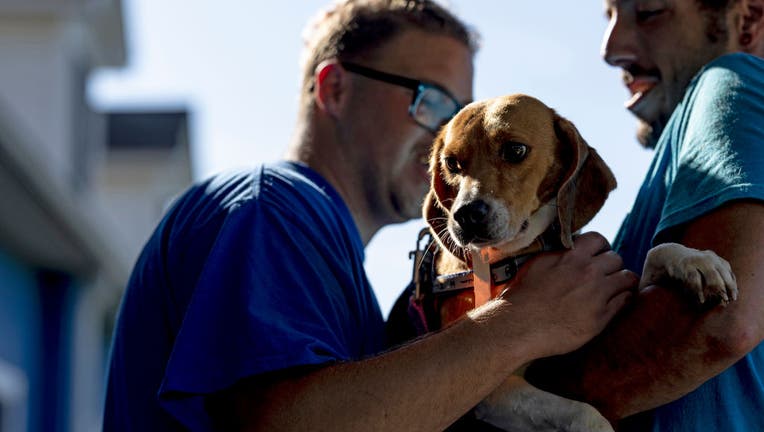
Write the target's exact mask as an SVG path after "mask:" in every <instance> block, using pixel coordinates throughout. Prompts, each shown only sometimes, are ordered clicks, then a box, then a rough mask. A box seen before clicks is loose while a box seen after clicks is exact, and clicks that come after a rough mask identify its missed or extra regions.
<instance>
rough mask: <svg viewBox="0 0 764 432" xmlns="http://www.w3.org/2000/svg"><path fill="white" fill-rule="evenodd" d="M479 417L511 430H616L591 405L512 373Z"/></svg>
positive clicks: (478, 409)
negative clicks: (557, 393) (559, 394)
mask: <svg viewBox="0 0 764 432" xmlns="http://www.w3.org/2000/svg"><path fill="white" fill-rule="evenodd" d="M475 415H476V416H477V418H478V419H479V420H482V421H484V422H487V423H490V424H492V425H494V426H496V427H498V428H500V429H504V430H507V431H531V432H540V431H549V432H552V431H567V432H612V431H613V427H612V426H611V425H610V423H609V422H608V421H607V420H606V419H605V417H603V416H602V415H601V414H600V413H599V412H598V411H597V410H596V409H594V407H592V406H591V405H589V404H586V403H583V402H579V401H574V400H571V399H566V398H563V397H560V396H557V395H555V394H552V393H548V392H545V391H543V390H540V389H538V388H536V387H534V386H532V385H530V384H529V383H528V382H527V381H525V379H524V378H523V377H521V376H519V375H512V376H510V377H509V378H508V379H507V380H506V381H505V382H504V384H502V385H501V386H500V387H499V388H497V389H496V390H494V391H493V393H491V394H490V395H489V396H488V397H487V398H485V399H484V400H483V401H482V402H481V403H480V404H478V406H477V407H476V408H475Z"/></svg>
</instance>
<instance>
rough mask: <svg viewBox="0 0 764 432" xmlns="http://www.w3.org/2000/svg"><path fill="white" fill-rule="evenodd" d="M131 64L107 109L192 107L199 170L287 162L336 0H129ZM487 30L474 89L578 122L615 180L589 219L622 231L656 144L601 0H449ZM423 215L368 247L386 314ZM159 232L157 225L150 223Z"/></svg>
mask: <svg viewBox="0 0 764 432" xmlns="http://www.w3.org/2000/svg"><path fill="white" fill-rule="evenodd" d="M122 1H123V5H124V9H125V19H126V31H127V32H128V34H127V38H128V41H127V42H128V50H129V60H128V64H127V66H126V67H125V68H121V69H114V70H101V71H97V72H96V73H95V74H94V75H93V77H92V80H91V82H90V88H89V90H90V97H91V100H92V101H93V102H94V104H95V105H96V106H97V107H100V108H112V109H113V108H123V107H131V106H141V107H145V106H152V107H178V106H186V107H187V108H188V109H189V110H190V111H191V113H192V130H191V140H192V143H193V145H194V147H193V149H192V151H193V156H194V177H195V178H197V179H201V178H204V177H207V176H209V175H211V174H213V173H216V172H219V171H223V170H226V169H230V168H238V167H247V166H254V165H256V164H258V163H261V162H264V161H272V160H276V159H278V158H279V157H280V156H281V155H282V153H283V151H284V150H285V149H286V145H287V142H288V140H289V139H290V138H291V133H292V126H293V124H294V120H295V117H296V112H297V110H296V108H297V96H298V85H299V75H300V72H299V64H298V59H299V53H300V48H301V32H302V28H303V26H304V24H305V22H306V21H307V20H308V18H309V17H310V16H312V15H313V13H314V12H315V11H316V10H318V9H319V8H321V7H323V6H324V5H326V4H327V1H326V0H290V1H282V2H264V1H252V0H218V1H215V2H212V1H209V0H159V1H157V0H122ZM446 4H448V5H450V7H451V9H452V10H454V11H455V12H456V13H457V14H458V15H459V16H460V17H462V18H463V19H464V20H465V21H466V22H468V23H469V24H471V25H473V26H474V27H475V28H477V29H478V31H479V32H480V34H481V35H482V44H481V46H482V47H481V50H480V51H479V52H478V54H477V57H476V62H475V98H476V99H483V98H489V97H493V96H498V95H502V94H509V93H527V94H530V95H533V96H535V97H538V98H539V99H541V100H543V101H544V102H546V103H547V104H548V105H550V106H551V107H553V108H555V109H556V110H557V111H558V113H560V114H561V115H563V116H564V117H567V118H568V119H570V120H571V121H573V122H574V123H575V124H576V126H577V127H578V129H579V131H580V132H581V134H582V135H583V136H584V138H585V139H586V140H587V141H588V142H589V144H590V145H591V146H593V147H595V148H596V149H597V150H598V151H599V152H600V154H601V155H602V157H603V159H604V160H605V161H606V162H607V163H608V164H609V165H610V167H611V169H612V170H613V172H614V173H615V175H616V178H617V179H618V183H619V185H618V189H616V191H614V192H613V193H612V194H611V196H610V198H609V200H608V202H607V203H606V204H605V208H604V209H603V210H602V211H601V212H600V213H599V214H598V215H597V217H596V218H595V219H594V221H592V223H590V224H589V225H588V226H587V227H586V230H595V231H599V232H601V233H603V234H604V235H605V236H606V237H607V238H608V239H611V240H612V239H613V237H614V235H615V232H616V230H617V229H618V226H619V225H620V222H621V221H622V220H623V217H624V216H625V215H626V212H628V210H629V209H630V207H631V202H632V201H633V199H634V197H635V195H636V190H637V188H638V186H639V184H640V183H641V181H642V178H643V177H644V173H645V171H646V169H647V165H648V163H649V159H650V157H651V153H650V152H649V151H646V150H643V149H642V148H640V147H639V145H638V144H637V142H636V140H635V139H634V128H635V124H636V121H635V119H634V118H633V117H632V116H631V114H629V113H628V112H627V111H626V110H625V109H624V108H623V103H624V101H625V100H626V99H627V92H626V90H625V88H624V87H623V85H622V84H621V81H620V73H619V71H618V70H616V69H614V68H611V67H609V66H607V65H606V64H605V63H604V62H603V61H602V59H601V58H600V55H599V48H600V42H601V38H602V33H603V31H604V30H605V25H606V22H605V19H604V15H603V6H602V2H600V1H597V0H591V1H590V0H586V1H570V0H552V1H549V2H530V1H523V0H452V1H450V2H446ZM422 226H423V223H422V221H412V222H409V223H407V224H402V225H398V226H395V227H390V228H386V229H384V230H383V231H381V232H380V233H379V234H377V236H376V237H375V238H374V239H373V240H372V242H371V244H370V245H369V247H368V248H367V251H366V252H367V256H366V267H367V272H368V274H369V278H370V280H371V282H372V285H373V286H374V287H375V291H376V292H377V296H378V298H379V300H380V306H381V307H382V310H383V312H385V313H387V311H388V310H389V307H390V305H391V304H392V302H393V301H394V299H395V297H396V296H397V295H398V293H399V292H400V290H401V289H402V288H403V287H404V286H405V285H406V283H407V282H408V281H409V279H410V277H411V263H410V261H409V259H408V251H409V250H410V249H411V248H412V247H413V246H414V242H415V239H416V233H417V231H418V230H419V228H420V227H422ZM146 235H148V233H146Z"/></svg>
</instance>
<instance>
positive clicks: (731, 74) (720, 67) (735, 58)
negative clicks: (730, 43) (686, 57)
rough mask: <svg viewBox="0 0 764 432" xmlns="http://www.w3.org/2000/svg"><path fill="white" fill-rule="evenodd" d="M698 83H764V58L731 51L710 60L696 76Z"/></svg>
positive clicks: (734, 84) (737, 84) (717, 84)
mask: <svg viewBox="0 0 764 432" xmlns="http://www.w3.org/2000/svg"><path fill="white" fill-rule="evenodd" d="M696 81H698V85H705V86H708V85H715V86H719V85H733V86H739V85H760V84H762V83H764V59H763V58H761V57H757V56H754V55H751V54H746V53H731V54H725V55H723V56H720V57H717V58H716V59H714V60H713V61H711V62H709V63H708V64H707V65H706V66H705V67H703V69H702V70H701V72H700V73H699V74H698V76H697V77H696Z"/></svg>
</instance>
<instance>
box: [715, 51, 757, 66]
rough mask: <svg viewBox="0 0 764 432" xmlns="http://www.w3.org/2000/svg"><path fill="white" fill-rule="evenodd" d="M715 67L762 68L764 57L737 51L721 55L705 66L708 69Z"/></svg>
mask: <svg viewBox="0 0 764 432" xmlns="http://www.w3.org/2000/svg"><path fill="white" fill-rule="evenodd" d="M713 68H724V69H733V70H738V69H742V70H746V69H749V68H751V69H753V70H760V69H762V68H764V58H761V57H758V56H755V55H752V54H747V53H742V52H735V53H730V54H725V55H723V56H719V57H717V58H715V59H714V60H712V61H711V62H709V63H708V65H707V66H706V67H705V69H706V70H709V69H713Z"/></svg>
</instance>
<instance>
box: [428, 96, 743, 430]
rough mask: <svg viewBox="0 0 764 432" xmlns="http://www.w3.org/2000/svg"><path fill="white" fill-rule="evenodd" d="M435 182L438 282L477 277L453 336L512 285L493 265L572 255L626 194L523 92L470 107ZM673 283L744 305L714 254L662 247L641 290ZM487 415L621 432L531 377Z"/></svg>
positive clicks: (489, 404)
mask: <svg viewBox="0 0 764 432" xmlns="http://www.w3.org/2000/svg"><path fill="white" fill-rule="evenodd" d="M430 172H431V175H432V176H431V179H432V180H431V181H432V183H431V188H430V192H429V193H428V195H427V197H426V198H425V202H424V206H423V213H424V218H425V220H426V221H427V223H428V225H429V228H430V231H431V233H432V235H433V237H434V238H435V239H436V241H437V242H438V244H439V246H440V248H439V250H440V252H439V254H438V256H437V257H436V263H435V267H436V271H437V274H439V275H449V274H464V273H465V271H471V272H472V273H473V276H472V277H473V279H474V287H473V289H471V290H459V291H457V292H456V293H455V294H449V295H448V296H444V297H443V298H442V299H441V301H439V302H438V304H439V313H440V323H441V325H442V326H443V325H447V324H448V323H450V322H452V321H454V320H456V319H458V318H459V317H461V316H463V315H464V314H465V313H466V312H467V311H469V310H471V309H473V308H475V307H477V306H479V305H480V304H482V303H484V302H485V301H487V300H488V299H490V298H494V297H496V296H498V295H500V293H501V292H502V291H503V289H504V288H505V287H506V286H507V284H503V285H502V284H495V283H493V282H495V280H496V277H495V276H496V274H495V272H494V271H492V270H491V268H490V265H491V263H494V262H496V261H499V260H502V259H505V258H506V257H510V256H525V255H528V254H532V253H537V252H539V251H541V250H546V249H549V248H571V247H572V246H573V237H572V236H573V234H574V233H575V232H576V231H578V230H579V229H581V228H582V227H583V226H584V225H585V224H587V223H588V222H589V221H590V220H591V219H592V218H593V217H594V215H595V214H596V213H597V212H598V211H599V210H600V208H601V207H602V206H603V204H604V203H605V200H606V199H607V196H608V194H609V193H610V192H611V191H612V190H613V189H614V188H615V187H616V180H615V177H614V176H613V173H612V172H611V171H610V169H609V168H608V166H607V165H606V164H605V162H604V161H603V160H602V158H601V157H600V156H599V155H598V154H597V152H596V151H595V150H594V149H593V148H592V147H590V146H589V145H588V144H587V143H586V141H585V140H584V139H583V138H582V137H581V135H580V134H579V132H578V130H577V129H576V127H575V126H574V125H573V124H572V123H571V122H570V121H568V120H566V119H565V118H563V117H561V116H560V115H558V114H557V113H556V112H555V111H554V110H553V109H551V108H549V107H548V106H546V105H545V104H544V103H542V102H541V101H539V100H538V99H535V98H533V97H530V96H527V95H521V94H516V95H508V96H503V97H498V98H494V99H489V100H484V101H478V102H474V103H472V104H470V105H468V106H466V107H465V108H463V109H462V110H461V111H460V112H459V113H458V114H457V115H456V116H455V117H454V118H453V119H451V121H450V122H449V123H447V124H446V125H445V126H444V127H443V128H442V129H441V130H440V132H439V134H438V136H437V137H436V139H435V141H434V145H433V148H432V152H431V155H430ZM711 271H716V272H718V273H719V274H721V275H722V278H721V280H722V281H723V283H706V281H705V280H704V279H708V280H709V281H713V280H716V279H719V278H716V279H714V278H702V277H700V278H695V279H693V277H694V276H692V275H695V274H697V272H701V273H705V274H708V272H711ZM667 277H668V278H671V279H673V280H675V281H679V282H680V283H682V285H683V286H685V287H687V288H688V289H689V290H690V291H691V292H693V293H694V294H695V295H696V296H697V297H698V299H699V300H700V301H701V302H702V301H704V300H705V299H712V298H713V299H716V300H719V301H721V302H722V303H725V302H728V301H730V299H732V300H734V299H736V297H737V287H736V285H735V281H734V277H733V276H732V273H731V270H730V268H729V264H728V263H727V262H726V261H724V260H723V259H721V258H719V257H718V256H717V255H715V254H713V252H710V251H705V252H700V251H696V250H694V249H689V248H686V247H684V246H682V245H679V244H675V243H667V244H663V245H659V246H657V247H656V248H654V249H653V251H651V253H650V254H648V257H647V262H646V264H645V268H644V271H643V277H642V279H641V283H640V287H643V286H646V285H648V284H649V283H654V282H656V281H658V280H661V279H663V278H667ZM479 280H482V281H483V282H482V283H481V282H479ZM481 290H482V293H481V292H480V291H481ZM475 412H476V414H477V416H478V417H479V418H481V419H483V420H486V421H488V422H489V423H492V424H494V425H496V426H500V427H502V428H505V429H507V430H528V431H533V430H548V428H550V426H553V427H552V429H555V428H559V429H561V430H569V431H579V430H580V431H612V430H613V429H612V427H611V426H610V424H609V423H608V421H607V420H606V419H605V418H604V417H602V416H601V415H600V414H599V413H598V412H597V411H596V410H595V409H594V408H593V407H591V406H590V405H588V404H585V403H582V402H578V401H573V400H569V399H564V398H561V397H559V396H556V395H553V394H550V393H547V392H544V391H541V390H539V389H537V388H535V387H533V386H531V385H530V384H528V383H527V382H526V381H525V380H524V379H523V378H522V376H520V375H519V374H518V375H515V376H512V377H511V378H510V379H508V380H507V382H505V384H504V385H502V386H501V387H500V388H499V389H497V390H496V391H495V392H494V393H493V394H492V395H490V396H489V397H488V398H487V399H486V400H485V401H484V402H483V403H481V404H480V405H478V407H477V408H476V411H475ZM555 430H556V429H555Z"/></svg>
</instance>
